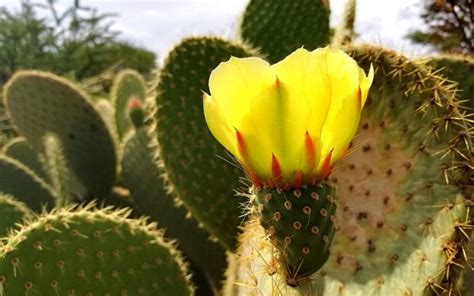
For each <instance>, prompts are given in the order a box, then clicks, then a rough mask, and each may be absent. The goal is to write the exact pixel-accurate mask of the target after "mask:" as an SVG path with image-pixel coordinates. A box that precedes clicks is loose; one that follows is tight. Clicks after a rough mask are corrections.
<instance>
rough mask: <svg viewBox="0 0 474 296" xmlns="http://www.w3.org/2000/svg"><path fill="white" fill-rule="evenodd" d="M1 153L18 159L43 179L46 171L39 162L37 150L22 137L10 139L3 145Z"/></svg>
mask: <svg viewBox="0 0 474 296" xmlns="http://www.w3.org/2000/svg"><path fill="white" fill-rule="evenodd" d="M3 154H5V155H6V156H8V157H10V158H13V159H15V160H18V161H19V162H21V163H22V164H24V165H25V166H27V167H28V168H29V169H31V170H32V171H33V172H35V174H36V175H38V177H40V178H42V179H45V178H46V172H45V171H44V168H43V164H42V163H41V159H40V155H39V154H38V152H36V151H35V150H33V148H31V146H30V144H28V142H26V140H25V139H24V138H22V137H19V138H14V139H11V140H10V141H9V142H8V143H7V144H6V145H5V146H4V147H3Z"/></svg>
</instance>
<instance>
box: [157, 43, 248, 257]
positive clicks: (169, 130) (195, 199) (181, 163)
mask: <svg viewBox="0 0 474 296" xmlns="http://www.w3.org/2000/svg"><path fill="white" fill-rule="evenodd" d="M231 55H232V56H237V57H243V56H248V55H249V53H248V51H247V50H246V49H245V48H243V47H242V46H239V45H234V44H232V43H229V42H227V41H224V40H221V39H218V38H189V39H185V40H183V41H182V42H181V43H180V44H179V45H177V46H176V47H175V48H174V49H173V50H172V51H171V52H170V53H169V55H168V57H167V59H166V62H165V65H164V66H163V68H162V69H161V72H160V82H159V84H158V87H157V93H158V96H157V98H156V104H157V112H156V121H157V135H158V143H159V146H160V153H161V158H162V160H163V164H164V166H165V170H166V173H167V177H168V179H169V181H170V183H171V184H172V190H173V191H174V193H175V194H176V195H177V196H178V197H179V198H180V200H182V201H183V203H184V205H185V206H186V208H187V209H188V210H189V211H190V212H191V213H192V215H193V216H194V217H195V218H196V219H197V220H198V221H199V222H201V223H202V224H203V225H204V227H205V228H206V229H207V230H208V231H209V232H210V233H211V234H212V235H213V236H215V237H216V238H217V239H219V241H220V242H221V243H222V244H223V245H224V246H225V248H226V249H228V250H233V249H234V248H235V243H236V235H237V229H238V226H239V225H240V222H241V218H239V217H240V215H241V209H240V203H241V202H242V201H243V200H242V199H240V198H238V197H235V196H234V190H235V188H236V187H237V186H238V185H239V178H241V177H242V171H241V170H240V169H239V168H237V167H236V166H235V165H233V164H231V163H230V162H232V160H224V159H223V158H228V156H227V152H226V151H225V150H224V148H223V147H222V146H221V145H220V144H219V143H218V142H217V141H216V140H215V139H214V137H213V136H212V135H211V133H210V131H209V129H208V128H207V125H206V123H205V121H204V112H203V108H202V99H201V97H202V91H206V92H209V89H208V85H207V79H208V77H209V74H210V73H211V71H212V70H213V69H214V68H215V67H216V66H217V65H218V64H219V63H220V62H223V61H226V60H228V59H229V58H230V56H231ZM219 157H220V158H219Z"/></svg>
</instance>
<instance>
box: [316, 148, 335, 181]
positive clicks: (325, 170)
mask: <svg viewBox="0 0 474 296" xmlns="http://www.w3.org/2000/svg"><path fill="white" fill-rule="evenodd" d="M331 158H332V150H331V151H330V152H329V153H328V154H327V155H326V156H325V157H324V160H323V164H322V166H321V170H320V172H319V174H318V177H317V181H318V182H319V181H322V180H324V179H326V178H327V177H328V176H329V175H330V174H331V170H332V166H331Z"/></svg>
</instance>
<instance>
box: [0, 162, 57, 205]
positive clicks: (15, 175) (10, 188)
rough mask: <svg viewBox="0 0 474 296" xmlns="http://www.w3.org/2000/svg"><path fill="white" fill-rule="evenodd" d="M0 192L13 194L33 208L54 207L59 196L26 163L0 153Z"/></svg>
mask: <svg viewBox="0 0 474 296" xmlns="http://www.w3.org/2000/svg"><path fill="white" fill-rule="evenodd" d="M0 192H3V193H6V194H11V195H13V196H14V197H15V198H17V199H18V200H20V201H22V202H24V203H25V204H27V205H28V207H30V208H31V209H32V210H34V211H36V212H39V211H41V210H42V208H43V206H48V207H53V206H54V201H55V200H56V198H57V196H56V193H55V192H54V191H53V189H52V188H51V187H50V186H49V185H48V184H46V182H44V181H43V180H42V179H41V178H40V177H38V176H37V175H36V174H35V173H33V172H32V171H31V170H30V169H29V168H27V167H26V166H25V165H23V164H22V163H20V162H19V161H16V160H14V159H12V158H9V157H6V156H4V155H0Z"/></svg>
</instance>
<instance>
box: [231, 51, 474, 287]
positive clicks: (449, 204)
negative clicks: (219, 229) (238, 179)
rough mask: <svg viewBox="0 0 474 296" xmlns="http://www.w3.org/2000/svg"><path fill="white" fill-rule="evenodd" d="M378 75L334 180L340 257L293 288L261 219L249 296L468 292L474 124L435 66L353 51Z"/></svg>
mask: <svg viewBox="0 0 474 296" xmlns="http://www.w3.org/2000/svg"><path fill="white" fill-rule="evenodd" d="M347 50H348V51H349V52H351V54H352V56H353V57H354V58H355V59H356V60H357V61H358V63H359V64H360V65H362V66H363V67H366V68H368V65H369V64H370V63H372V64H373V65H374V67H375V68H376V69H377V70H376V71H377V73H378V75H376V76H375V77H376V78H375V80H374V86H373V87H372V93H371V94H370V95H369V101H368V103H367V106H366V108H365V110H364V113H363V117H362V120H361V126H360V129H359V133H358V136H357V137H356V138H355V140H354V141H353V144H352V147H353V148H352V152H351V153H350V155H349V156H348V157H346V158H345V160H344V161H342V162H343V163H342V164H340V165H339V167H338V168H335V172H334V174H333V176H332V178H331V181H332V183H333V184H334V186H335V187H336V199H337V201H338V204H339V206H338V207H339V209H340V210H339V211H338V212H337V215H336V216H337V217H336V222H335V223H336V225H337V227H338V231H337V232H336V235H335V238H334V243H333V246H332V252H331V256H330V258H329V260H328V262H327V264H326V265H325V266H324V267H323V269H322V271H320V272H318V273H316V274H314V275H312V276H310V277H309V278H308V279H307V280H306V281H303V282H302V283H301V285H299V286H298V287H297V288H292V287H290V286H288V285H287V284H286V281H285V277H284V276H283V275H282V274H283V273H282V271H281V270H282V269H283V268H284V266H280V265H279V264H278V262H277V261H275V260H274V258H278V256H280V255H279V254H277V253H275V252H274V250H273V249H272V248H271V245H269V244H268V242H266V239H265V238H266V235H265V234H264V232H263V231H262V229H261V227H260V226H259V225H258V224H257V223H255V221H254V220H252V221H251V222H249V223H248V225H247V228H246V230H245V231H244V234H243V235H242V237H241V247H240V259H241V262H240V267H238V268H237V269H236V270H234V271H235V273H236V274H234V275H233V276H231V278H232V277H233V278H234V281H235V282H234V284H235V283H238V284H239V285H238V286H234V287H233V288H232V287H228V289H230V290H231V291H233V292H234V293H236V294H239V295H248V294H252V293H254V294H258V295H260V294H261V295H269V294H273V295H306V294H316V295H318V294H321V295H410V294H411V295H413V294H415V295H425V294H429V293H430V292H435V293H443V292H449V293H450V294H456V293H460V287H459V282H460V281H461V279H460V274H461V270H462V266H463V264H465V263H463V262H464V261H463V260H464V257H463V248H464V247H465V246H466V241H467V240H468V239H467V238H466V236H465V233H466V231H467V229H469V228H470V218H469V216H468V213H469V207H470V203H466V202H465V200H464V198H468V197H469V196H470V193H469V190H470V189H469V186H468V184H469V170H470V169H469V168H470V164H469V161H470V160H469V157H467V158H466V157H465V156H466V155H468V154H467V153H469V151H470V149H472V148H471V145H472V144H471V139H470V130H469V128H470V127H469V122H468V121H467V119H466V118H465V116H464V115H463V113H461V111H459V101H458V100H457V99H456V97H455V91H454V88H452V86H451V85H450V84H447V83H446V81H445V80H444V79H442V78H440V77H439V76H437V75H436V73H433V72H432V71H431V70H430V69H429V68H424V67H423V66H422V65H421V66H420V65H419V64H416V63H413V62H411V61H409V60H408V59H406V58H404V57H403V56H398V55H397V54H396V53H394V52H391V51H388V50H385V49H382V48H377V47H371V46H362V47H348V48H347Z"/></svg>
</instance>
